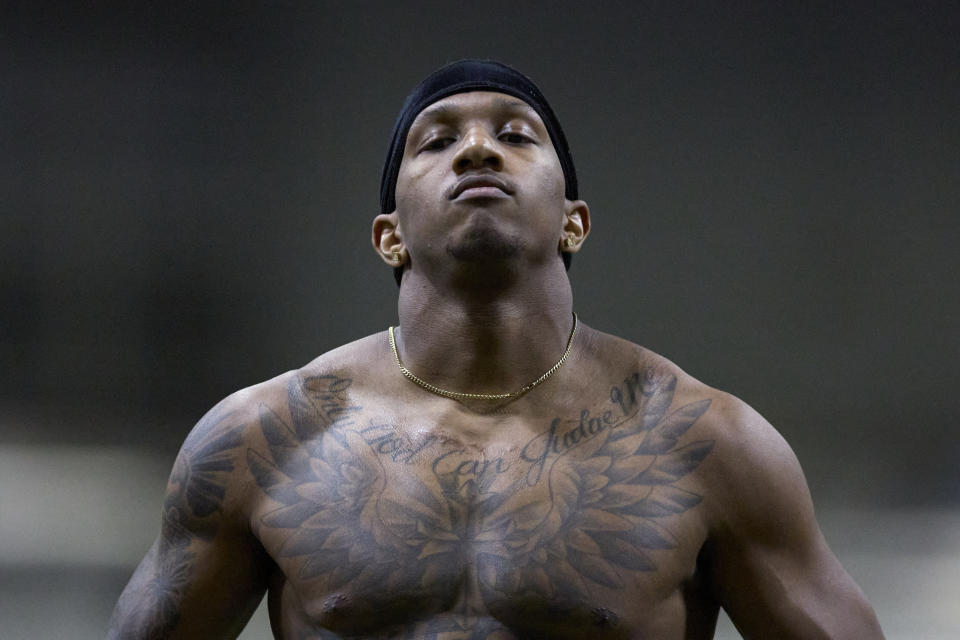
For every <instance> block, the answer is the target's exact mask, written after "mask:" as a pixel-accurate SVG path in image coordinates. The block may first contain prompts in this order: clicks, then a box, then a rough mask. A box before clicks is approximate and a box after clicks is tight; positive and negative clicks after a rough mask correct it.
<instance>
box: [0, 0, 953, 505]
mask: <svg viewBox="0 0 960 640" xmlns="http://www.w3.org/2000/svg"><path fill="white" fill-rule="evenodd" d="M64 7H65V5H62V4H46V5H45V4H42V3H41V4H30V5H26V4H24V5H22V6H17V4H14V5H5V8H3V9H2V10H0V12H2V14H0V18H2V26H0V37H2V41H0V42H2V49H0V51H2V57H0V60H2V62H0V65H2V68H3V70H4V71H3V80H4V82H3V93H2V97H0V122H2V127H0V148H2V149H3V153H2V154H0V194H2V199H0V309H2V311H0V370H2V372H3V378H4V384H3V385H2V386H0V412H2V413H0V446H4V445H22V444H30V445H47V444H50V445H53V444H78V445H99V444H109V445H128V446H132V447H137V448H143V449H146V450H151V451H156V452H158V453H160V454H162V455H166V456H169V459H170V460H171V461H172V456H173V454H174V452H175V451H176V448H177V447H178V445H179V443H180V442H181V440H182V439H183V437H184V436H185V435H186V433H187V431H188V430H189V428H190V427H191V426H192V424H193V422H194V421H196V420H197V419H198V418H199V417H200V416H201V415H202V414H203V413H204V412H205V411H206V410H207V409H208V408H209V407H210V406H212V405H213V404H214V403H215V402H217V401H218V400H219V399H221V398H222V397H223V396H225V395H227V394H228V393H230V392H232V391H234V390H236V389H238V388H241V387H244V386H248V385H250V384H253V383H256V382H259V381H261V380H263V379H266V378H269V377H271V376H273V375H276V374H278V373H280V372H282V371H284V370H287V369H290V368H294V367H298V366H301V365H302V364H304V363H306V362H307V361H309V360H310V359H312V358H313V357H314V356H316V355H318V354H320V353H322V352H324V351H326V350H328V349H331V348H333V347H335V346H338V345H340V344H343V343H345V342H348V341H351V340H353V339H356V338H359V337H361V336H364V335H367V334H369V333H373V332H376V331H380V330H383V329H384V328H386V326H387V325H389V324H394V323H395V321H396V311H395V302H396V287H395V285H394V283H393V279H392V277H391V273H390V271H389V269H388V268H387V267H385V266H384V265H383V264H382V263H381V262H380V261H379V260H378V259H377V258H376V256H375V255H374V254H373V252H372V250H371V248H370V244H369V229H370V224H371V221H372V218H373V216H374V215H375V214H376V213H377V212H378V184H379V174H380V169H381V166H382V162H383V156H384V153H385V151H386V146H387V143H388V136H389V133H390V129H391V126H392V124H393V119H394V117H395V116H396V114H397V111H398V110H399V108H400V105H401V103H402V101H403V98H404V97H405V95H406V93H407V92H408V91H409V89H410V88H412V86H413V85H414V84H415V83H416V82H417V81H419V80H420V79H421V78H422V77H423V76H424V75H426V74H427V73H429V72H430V71H431V70H433V69H434V68H436V67H438V66H440V65H441V64H443V63H445V62H448V61H451V60H455V59H458V58H461V57H467V56H471V57H492V58H498V59H501V60H503V61H505V62H507V63H509V64H511V65H514V66H516V67H517V68H519V69H521V70H523V71H524V72H525V73H527V74H528V75H530V76H531V77H532V78H533V79H534V80H535V81H537V82H538V84H539V85H540V86H541V88H542V89H543V91H544V93H545V94H546V95H547V97H548V98H549V99H550V101H551V103H552V104H553V107H554V110H555V111H556V112H557V114H558V116H559V118H560V120H561V122H562V123H563V125H564V128H565V129H566V132H567V136H568V138H569V140H570V144H571V148H572V151H573V155H574V159H575V161H576V164H577V169H578V172H579V174H580V185H581V195H582V197H583V198H584V199H586V200H587V201H588V202H589V203H590V205H591V208H592V212H593V219H594V229H593V233H592V234H591V237H590V239H589V241H588V243H587V246H586V247H585V249H584V251H583V252H581V253H580V254H579V255H578V256H577V259H576V260H575V261H574V265H573V269H572V270H571V279H572V281H573V284H574V292H575V300H576V304H575V308H576V310H577V311H578V313H579V314H580V316H581V318H582V319H583V320H584V321H585V322H587V323H588V324H590V325H592V326H594V327H596V328H599V329H602V330H605V331H609V332H611V333H615V334H618V335H621V336H623V337H625V338H628V339H630V340H633V341H635V342H638V343H640V344H643V345H645V346H647V347H649V348H651V349H653V350H655V351H657V352H659V353H661V354H663V355H665V356H667V357H669V358H671V359H672V360H674V361H675V362H677V363H678V364H679V365H681V366H682V367H683V368H684V369H686V370H687V371H688V372H690V373H691V374H692V375H694V376H696V377H698V378H700V379H702V380H703V381H704V382H706V383H708V384H711V385H713V386H716V387H719V388H722V389H724V390H727V391H730V392H732V393H734V394H736V395H738V396H740V397H742V398H743V399H745V400H746V401H748V402H749V403H751V404H752V405H753V406H754V407H756V408H757V409H758V410H759V411H760V412H761V413H763V414H764V415H765V416H766V417H767V418H768V419H769V420H770V421H771V422H772V423H773V424H774V425H775V426H777V427H778V429H780V431H781V432H782V433H783V434H784V435H785V436H786V438H787V439H788V440H789V441H790V442H791V443H792V445H793V446H794V448H795V449H796V451H797V453H798V456H799V457H800V460H801V462H802V463H803V465H804V467H805V469H806V471H807V475H808V479H809V481H810V484H811V486H812V488H813V492H814V497H815V499H816V500H817V501H818V503H822V502H826V503H828V504H829V503H832V504H839V505H851V506H852V505H874V506H904V505H951V504H952V505H956V504H958V503H960V472H958V470H957V462H956V460H957V454H958V451H960V447H958V446H957V444H956V442H957V441H956V432H957V423H958V417H960V401H958V393H957V390H958V388H960V368H958V365H957V362H958V358H960V340H958V335H957V334H958V328H960V295H958V293H960V287H958V284H957V278H958V276H960V259H958V248H957V247H958V240H960V223H958V221H957V213H958V209H960V207H958V205H960V123H958V117H957V114H958V113H960V72H958V69H960V38H958V35H957V34H958V33H960V19H958V16H960V10H958V9H957V7H956V5H954V4H952V3H942V4H938V3H888V2H880V3H871V4H869V5H868V4H867V3H837V4H826V3H825V4H820V3H779V2H770V3H766V2H763V3H761V2H755V3H730V4H727V3H702V2H669V3H659V2H639V3H596V4H595V3H570V4H559V3H553V2H531V3H526V2H524V3H513V2H492V3H482V4H469V5H455V6H452V5H449V4H444V3H436V4H431V3H420V4H416V5H408V4H407V3H387V2H378V3H351V4H349V8H348V4H347V3H332V2H331V3H301V4H295V3H275V4H270V5H267V4H261V3H244V2H239V3H225V4H224V6H219V3H188V2H172V3H156V4H154V5H147V4H144V3H132V4H120V3H116V4H109V5H105V4H80V6H73V7H71V8H69V9H67V8H64ZM384 357H387V354H386V353H385V354H384ZM157 504H158V506H159V503H157Z"/></svg>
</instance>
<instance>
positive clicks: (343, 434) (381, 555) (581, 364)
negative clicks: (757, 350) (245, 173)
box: [243, 332, 717, 640]
mask: <svg viewBox="0 0 960 640" xmlns="http://www.w3.org/2000/svg"><path fill="white" fill-rule="evenodd" d="M590 335H591V336H592V338H591V340H590V348H589V349H584V350H582V353H581V354H580V356H579V357H578V358H576V360H577V361H576V362H573V361H571V362H570V363H568V364H567V365H566V369H565V370H563V371H562V372H561V373H559V374H557V375H556V376H555V379H553V380H551V381H549V383H547V384H545V385H543V387H542V388H540V389H537V390H535V392H534V393H531V394H529V395H528V396H527V397H523V398H521V399H519V400H516V401H514V402H512V403H507V404H505V405H504V406H502V407H500V409H498V410H492V409H491V407H490V406H489V405H487V406H486V407H483V408H482V410H479V411H478V410H477V408H476V407H473V408H464V407H463V406H462V405H460V404H458V403H456V402H453V401H450V400H447V399H444V398H439V397H436V396H433V395H431V394H429V393H428V392H426V391H423V390H422V389H419V388H417V387H415V386H413V385H412V383H410V382H409V381H407V380H405V379H403V378H402V377H399V373H398V372H396V370H395V369H389V367H388V366H387V365H390V364H392V363H391V362H390V361H389V360H387V359H385V358H382V357H381V358H380V359H378V360H375V359H373V358H370V357H368V356H369V355H370V354H372V353H377V354H380V355H381V356H382V352H383V351H384V350H385V348H386V347H385V345H386V337H385V335H383V334H378V335H377V336H371V337H370V338H367V339H365V340H364V341H360V342H359V343H355V346H351V347H349V349H348V351H347V352H341V353H340V354H337V352H334V354H337V355H334V356H333V357H331V358H327V359H323V358H321V359H320V360H318V361H317V362H315V363H314V364H312V365H310V366H308V367H306V368H304V369H302V370H300V371H298V372H294V373H292V374H287V375H286V376H283V377H281V378H280V379H278V380H277V381H275V382H274V383H272V384H273V387H272V388H271V391H270V392H269V393H265V394H261V395H262V397H261V398H260V402H261V405H260V412H259V416H260V417H259V423H258V424H254V425H249V426H248V433H247V434H246V435H245V438H244V439H245V441H246V442H247V444H248V446H247V450H246V453H245V464H244V465H243V472H244V473H245V474H247V478H248V480H247V482H246V487H247V491H246V496H247V497H246V502H247V504H248V506H249V511H248V517H249V521H250V525H251V528H252V530H253V532H254V534H255V535H256V536H257V537H258V538H259V540H260V543H261V545H262V546H263V548H264V550H265V551H266V553H267V554H269V556H270V558H271V559H272V561H273V563H274V564H275V565H276V569H275V571H274V578H273V580H272V583H271V585H270V596H269V598H270V609H271V620H272V623H273V625H274V630H275V632H277V633H278V636H279V637H283V638H296V639H301V638H304V639H305V638H336V637H340V638H350V637H360V638H438V639H439V638H445V639H454V638H487V639H490V640H493V639H497V640H500V639H503V640H506V639H509V638H701V637H702V638H708V637H712V633H713V627H714V624H715V621H716V615H717V605H716V604H715V602H714V601H713V600H712V599H711V597H710V596H709V594H708V590H707V587H706V584H705V578H704V576H703V575H702V572H701V571H700V570H698V557H699V556H700V553H701V550H702V548H703V546H704V542H705V540H706V539H707V532H708V526H709V524H708V522H707V521H706V516H705V514H706V513H707V511H708V510H707V509H705V508H704V504H703V503H704V502H705V501H707V500H709V496H708V495H706V493H707V492H706V491H705V489H704V487H703V481H702V478H701V477H700V473H699V467H700V463H701V462H702V461H704V460H705V459H706V458H707V457H708V456H710V454H711V452H712V450H713V447H714V440H713V439H712V438H711V434H710V431H709V429H708V428H707V427H705V426H704V425H705V423H707V422H708V420H707V418H705V417H704V416H705V415H706V414H707V413H708V412H709V410H710V404H711V396H710V393H709V390H707V388H706V387H702V385H693V384H691V383H688V382H687V381H686V378H685V376H683V374H682V372H679V371H678V370H676V369H675V368H674V367H672V365H669V363H667V362H666V361H664V360H662V359H659V358H657V357H656V356H653V355H652V354H649V353H648V352H645V351H644V350H642V349H640V348H639V347H636V346H634V345H630V348H629V349H624V348H623V347H624V345H627V344H628V343H625V342H623V341H618V340H616V339H614V338H610V337H609V336H604V335H603V334H598V333H596V332H590ZM381 341H382V342H383V344H380V342H381ZM350 349H352V351H350ZM351 362H354V363H356V362H359V363H361V364H359V365H357V364H351ZM364 362H366V363H368V364H362V363H364ZM369 363H375V364H369ZM549 385H553V387H552V389H551V390H550V391H548V389H549V388H550V387H549Z"/></svg>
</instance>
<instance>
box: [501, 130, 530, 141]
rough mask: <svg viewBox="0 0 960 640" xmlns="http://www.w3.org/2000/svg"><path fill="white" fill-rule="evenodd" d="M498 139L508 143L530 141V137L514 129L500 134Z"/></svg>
mask: <svg viewBox="0 0 960 640" xmlns="http://www.w3.org/2000/svg"><path fill="white" fill-rule="evenodd" d="M500 139H501V140H503V141H504V142H506V143H508V144H524V143H526V142H530V141H531V140H530V138H528V137H527V136H525V135H524V134H522V133H517V132H516V131H507V132H505V133H501V134H500Z"/></svg>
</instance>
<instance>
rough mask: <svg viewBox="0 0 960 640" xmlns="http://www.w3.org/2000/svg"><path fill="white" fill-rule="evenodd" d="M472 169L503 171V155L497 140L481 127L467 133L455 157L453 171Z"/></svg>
mask: <svg viewBox="0 0 960 640" xmlns="http://www.w3.org/2000/svg"><path fill="white" fill-rule="evenodd" d="M471 169H492V170H494V171H500V170H501V169H503V154H502V153H501V152H500V148H499V145H498V144H497V141H496V139H495V138H494V137H493V136H491V135H490V134H489V133H487V132H486V131H484V130H483V129H481V128H480V127H474V128H471V129H469V130H468V131H467V132H466V134H465V135H464V136H463V138H462V139H461V141H460V148H459V149H457V153H456V155H454V157H453V170H454V171H455V172H456V173H463V172H464V171H468V170H471Z"/></svg>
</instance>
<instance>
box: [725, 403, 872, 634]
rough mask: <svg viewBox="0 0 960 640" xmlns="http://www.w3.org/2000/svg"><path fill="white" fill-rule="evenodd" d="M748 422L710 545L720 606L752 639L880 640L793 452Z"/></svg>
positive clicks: (736, 445) (737, 441) (736, 443)
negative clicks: (834, 549) (831, 542)
mask: <svg viewBox="0 0 960 640" xmlns="http://www.w3.org/2000/svg"><path fill="white" fill-rule="evenodd" d="M745 417H746V418H747V419H749V420H753V421H754V422H753V423H752V424H749V425H748V426H747V427H746V428H745V429H743V430H742V431H740V432H739V434H738V435H739V437H736V438H734V440H733V441H732V442H730V443H725V444H727V445H728V446H732V448H733V451H734V452H735V455H733V456H730V457H728V460H732V461H733V462H731V463H729V464H728V465H725V466H726V467H727V468H726V469H725V472H726V473H725V475H726V480H725V483H724V484H725V486H724V491H723V495H722V509H723V513H722V517H721V518H720V519H719V525H718V526H717V527H716V529H715V530H714V532H713V534H712V536H711V540H710V543H709V551H710V553H709V557H710V565H711V579H712V582H713V585H714V590H715V593H716V596H717V598H718V600H719V601H720V603H721V604H722V605H723V607H724V609H725V610H726V611H727V612H728V614H729V615H730V618H731V620H732V621H733V622H734V624H735V625H736V626H737V628H738V629H739V630H740V631H741V633H743V635H744V637H747V638H751V637H781V638H818V637H824V638H878V637H882V634H881V632H880V628H879V625H878V624H877V621H876V616H875V615H874V613H873V610H872V609H871V608H870V606H869V604H867V602H866V600H865V598H864V596H863V594H862V592H861V591H860V589H859V587H858V586H857V585H856V583H855V582H854V581H853V579H852V578H851V577H850V576H849V574H847V572H846V571H845V570H844V568H843V567H842V566H841V564H840V562H839V561H838V560H837V559H836V557H835V556H834V554H833V552H832V551H831V550H830V549H829V547H828V545H827V543H826V541H825V540H824V538H823V535H822V534H821V532H820V528H819V526H818V525H817V522H816V518H815V516H814V511H813V504H812V501H811V498H810V493H809V490H808V488H807V483H806V480H805V478H804V476H803V472H802V470H801V468H800V464H799V462H798V461H797V458H796V456H795V455H794V453H793V451H792V450H791V449H790V447H789V446H788V445H787V443H786V442H785V441H784V440H783V438H781V437H780V435H779V434H778V433H776V431H775V430H774V429H773V428H772V427H770V426H769V425H768V424H767V423H766V422H765V421H763V420H762V418H760V417H759V416H756V414H755V413H752V411H751V412H748V413H746V414H745ZM728 453H730V452H728Z"/></svg>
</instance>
